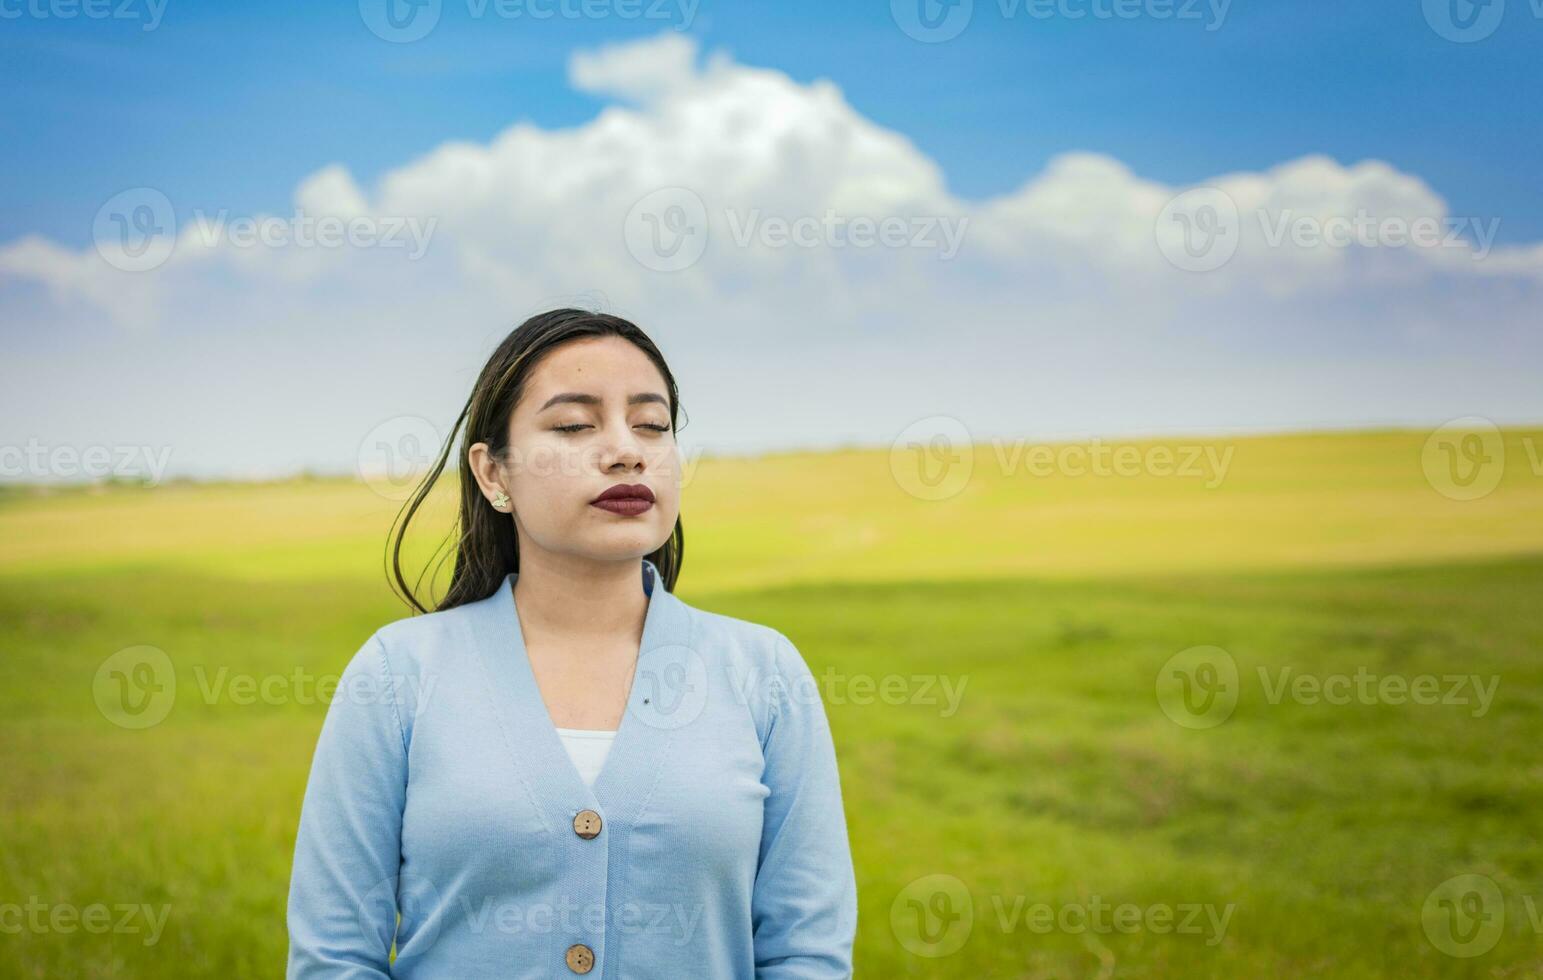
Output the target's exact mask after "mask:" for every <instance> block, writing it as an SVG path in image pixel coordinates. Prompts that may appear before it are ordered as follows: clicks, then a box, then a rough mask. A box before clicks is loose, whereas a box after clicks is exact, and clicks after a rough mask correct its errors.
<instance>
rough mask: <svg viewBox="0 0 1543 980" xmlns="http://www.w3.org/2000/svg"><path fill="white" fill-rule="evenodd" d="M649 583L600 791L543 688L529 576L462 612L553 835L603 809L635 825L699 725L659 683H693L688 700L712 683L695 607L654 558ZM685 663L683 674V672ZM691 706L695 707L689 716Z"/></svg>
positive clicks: (509, 579) (645, 569)
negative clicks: (528, 622)
mask: <svg viewBox="0 0 1543 980" xmlns="http://www.w3.org/2000/svg"><path fill="white" fill-rule="evenodd" d="M642 575H643V582H644V583H645V586H647V585H651V589H649V599H648V609H647V612H646V613H645V614H644V617H643V637H642V641H641V643H640V644H639V646H638V657H637V663H636V664H635V666H634V668H633V677H632V686H631V689H630V692H629V694H628V697H627V707H626V710H625V711H624V712H623V713H622V720H621V724H620V725H619V726H618V727H617V730H616V738H615V740H614V742H613V743H612V745H611V750H610V752H609V754H608V755H607V756H606V760H605V765H604V766H603V767H602V768H601V770H600V775H599V776H598V777H597V778H596V780H595V784H594V786H593V787H590V786H587V785H585V783H584V779H583V777H582V776H580V774H579V771H578V768H577V767H576V766H575V765H574V764H573V760H572V759H571V758H570V757H569V755H568V750H567V749H566V748H565V747H564V746H563V744H562V738H561V737H560V736H559V735H558V734H557V726H556V725H554V724H553V722H552V717H551V713H550V712H549V711H548V710H547V707H546V702H545V701H543V700H542V698H541V689H540V687H539V686H537V684H536V676H535V672H534V671H533V670H532V669H531V664H530V657H529V655H528V653H527V651H526V649H525V638H524V636H523V634H522V632H521V629H520V621H519V611H518V609H517V608H516V606H515V602H514V583H515V580H516V579H517V578H518V577H519V573H518V572H510V573H509V574H508V575H506V576H505V577H504V580H503V582H502V583H500V584H499V587H498V589H497V591H495V592H494V593H493V594H492V595H491V596H488V597H487V598H486V599H479V600H477V601H475V602H469V603H466V604H465V605H463V606H460V607H459V609H460V610H461V611H462V612H463V613H464V615H463V616H462V617H461V618H462V621H463V622H464V623H465V624H466V627H467V631H468V633H469V639H470V642H471V647H472V649H473V650H474V651H475V654H476V656H477V657H478V659H479V660H480V661H481V664H482V667H483V670H484V672H485V675H486V676H487V678H488V680H489V692H490V694H491V696H492V698H493V701H494V707H495V710H496V712H497V714H498V717H499V719H500V721H501V723H502V725H503V728H504V734H505V736H506V737H507V739H508V742H509V751H510V754H511V756H512V759H511V761H512V762H513V764H514V766H515V767H516V768H517V770H518V772H519V775H520V778H521V779H522V780H523V781H524V782H525V785H526V788H527V790H528V791H529V792H530V793H531V796H532V799H533V801H534V802H535V803H536V804H537V806H538V809H540V810H541V812H542V813H543V815H544V820H545V821H546V822H547V823H548V827H549V829H555V828H561V827H563V826H566V825H567V824H568V823H569V821H571V820H572V817H573V814H574V813H576V812H578V811H579V810H581V809H585V808H590V809H596V810H598V811H599V812H600V813H601V814H602V815H604V816H605V817H606V818H607V819H608V820H616V819H622V820H626V821H628V822H629V823H630V822H631V819H632V818H635V817H636V816H637V814H638V812H639V811H640V810H641V809H642V806H643V805H644V803H645V802H646V797H647V793H648V790H649V788H650V787H651V786H652V785H653V782H654V776H655V774H656V773H657V772H658V769H659V766H660V764H661V763H662V762H663V760H664V758H665V753H666V750H667V749H668V746H669V744H670V741H671V739H672V734H673V732H674V731H675V730H676V729H677V728H679V727H680V721H681V719H682V718H684V719H685V720H686V721H689V720H691V719H690V718H687V717H686V716H685V714H683V713H681V712H680V710H679V709H680V707H681V705H682V704H685V703H686V702H683V701H682V700H681V699H680V698H678V697H677V698H673V699H671V701H670V703H669V705H668V706H666V705H665V703H664V699H662V698H660V697H659V688H658V684H659V680H660V679H661V678H664V679H665V680H666V683H671V684H680V683H681V680H682V679H685V685H682V686H683V687H685V689H686V692H687V694H688V695H689V693H690V690H691V687H694V688H695V689H696V690H697V691H704V690H705V686H704V685H702V684H698V683H696V682H697V680H698V677H699V676H701V677H702V680H705V676H704V675H703V667H702V660H701V658H700V656H698V655H697V654H696V653H695V652H694V651H693V650H692V648H691V639H692V629H691V625H692V624H691V615H690V609H689V607H688V606H686V604H685V603H683V602H681V601H680V600H679V599H678V598H676V597H675V595H674V594H672V593H671V592H670V591H669V590H668V589H665V588H664V587H663V581H662V579H661V578H660V576H659V570H658V568H657V567H655V566H654V564H653V562H651V561H649V560H648V559H646V558H645V559H643V561H642ZM677 664H678V665H680V668H681V669H676V665H677ZM686 685H690V686H686ZM689 708H690V705H689V704H688V705H687V709H688V711H687V713H690V712H689ZM697 710H698V711H699V710H700V709H699V708H698V709H697ZM692 716H693V717H694V714H692Z"/></svg>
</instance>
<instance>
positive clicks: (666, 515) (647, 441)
mask: <svg viewBox="0 0 1543 980" xmlns="http://www.w3.org/2000/svg"><path fill="white" fill-rule="evenodd" d="M679 459H680V457H679V451H678V447H677V446H676V444H675V433H674V431H673V430H672V428H671V424H670V402H669V394H668V390H667V389H666V387H665V382H664V377H663V376H662V375H661V374H660V373H659V369H658V368H656V367H655V366H654V362H653V361H651V360H649V358H648V355H647V354H644V353H643V352H642V351H641V350H639V349H638V348H637V347H636V346H635V345H633V344H632V343H630V342H629V341H626V340H623V339H622V338H620V337H593V338H585V339H583V340H575V341H570V342H568V343H566V344H564V345H562V346H561V347H558V348H556V349H554V350H552V351H550V352H548V353H547V354H546V355H545V356H544V357H543V358H542V360H541V361H540V363H538V364H537V365H536V366H535V368H534V369H533V370H532V371H531V374H530V376H529V377H528V378H527V379H526V388H525V393H524V395H523V396H522V397H521V399H520V402H519V404H517V405H516V406H515V407H514V412H513V415H512V416H511V418H510V420H509V455H508V458H507V459H506V460H504V461H502V465H501V466H498V468H497V470H496V471H495V472H493V473H491V474H489V475H491V476H493V478H494V479H495V480H496V481H497V483H496V485H493V486H491V487H490V486H488V481H487V480H486V479H484V480H483V481H482V482H483V484H484V489H485V490H487V491H488V496H489V498H491V497H492V496H493V495H494V494H495V493H497V490H498V487H499V486H502V487H504V488H505V489H506V490H507V492H508V494H509V497H510V501H511V507H510V509H511V510H512V511H513V514H514V521H515V527H516V531H517V533H518V535H519V541H520V551H521V555H522V557H523V556H524V555H527V554H529V549H530V548H532V547H535V548H539V549H542V550H545V551H548V552H552V553H554V554H568V555H576V556H582V557H586V558H594V559H600V560H606V561H614V560H619V559H624V558H635V557H642V556H644V555H648V554H650V553H652V552H654V551H656V550H658V549H659V548H660V547H661V546H663V545H664V543H665V542H666V541H668V540H669V538H670V535H671V533H673V531H674V530H675V519H676V517H677V516H678V515H679V513H680V481H679V472H680V464H679ZM472 465H473V468H474V469H477V468H478V463H477V461H476V459H475V458H474V459H473V463H472ZM478 472H479V473H480V472H483V471H482V470H478ZM621 485H631V486H639V485H641V486H643V487H646V488H647V489H648V491H649V492H650V493H651V494H652V496H653V503H652V505H650V506H646V507H643V506H641V505H639V504H625V505H617V507H616V508H615V509H610V510H608V509H606V508H603V507H599V506H596V505H595V504H594V501H595V499H596V498H597V497H599V496H600V495H601V494H602V493H604V492H605V491H607V490H610V489H611V488H613V487H617V486H621ZM629 508H630V510H629ZM631 510H637V511H638V512H636V513H633V512H630V511H631Z"/></svg>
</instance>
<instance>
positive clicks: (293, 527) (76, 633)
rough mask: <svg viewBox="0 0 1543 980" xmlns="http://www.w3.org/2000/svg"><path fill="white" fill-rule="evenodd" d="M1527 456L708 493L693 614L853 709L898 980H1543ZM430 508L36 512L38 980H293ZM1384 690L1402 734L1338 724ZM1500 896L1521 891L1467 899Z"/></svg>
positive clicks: (850, 770)
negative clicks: (407, 516)
mask: <svg viewBox="0 0 1543 980" xmlns="http://www.w3.org/2000/svg"><path fill="white" fill-rule="evenodd" d="M1505 438H1506V462H1505V466H1504V477H1503V479H1502V480H1501V482H1500V485H1499V486H1498V487H1497V488H1496V489H1495V490H1494V491H1493V492H1492V493H1490V494H1488V495H1487V496H1484V497H1483V498H1481V499H1477V500H1471V501H1459V500H1454V499H1450V498H1449V497H1447V496H1445V495H1443V494H1442V493H1439V492H1437V491H1436V489H1434V488H1433V486H1432V483H1431V482H1430V481H1428V480H1427V477H1426V475H1425V470H1424V469H1423V468H1422V446H1423V445H1424V444H1425V434H1424V433H1403V432H1385V433H1365V434H1332V435H1302V436H1289V437H1268V438H1264V437H1261V438H1250V439H1240V440H1212V441H1211V442H1210V443H1209V444H1210V445H1212V446H1213V447H1215V448H1229V447H1230V449H1231V450H1233V456H1232V457H1231V460H1230V467H1229V469H1228V471H1227V473H1226V478H1225V479H1224V480H1222V481H1221V482H1220V484H1219V485H1214V486H1207V485H1206V481H1205V480H1201V479H1193V478H1186V477H1179V476H1157V475H1151V474H1148V475H1144V476H1132V477H1123V476H1116V475H1110V476H1094V475H1084V476H1071V475H1052V476H1037V475H1033V474H1031V473H1028V472H1026V471H1024V470H1021V469H1019V470H1013V469H1011V467H1009V466H1004V464H1003V462H1002V460H1001V459H1000V458H993V453H992V451H991V450H990V449H989V448H987V447H980V448H979V449H978V451H977V453H976V455H975V467H974V471H973V474H972V476H971V478H970V480H969V482H968V483H967V485H965V486H964V488H963V489H962V490H961V491H960V492H959V493H957V494H956V495H953V496H951V497H949V498H947V499H944V500H937V501H927V500H920V499H917V498H916V497H914V496H911V495H908V494H907V493H905V492H903V491H902V490H901V489H899V487H898V486H897V482H896V479H895V478H894V477H893V476H892V474H891V469H890V464H891V458H890V454H889V453H888V452H887V451H885V452H877V451H875V452H856V451H854V452H846V453H839V454H804V455H797V454H795V455H779V456H769V457H764V458H761V459H756V460H744V459H732V460H707V461H703V462H701V463H700V465H699V466H698V467H697V468H696V469H695V471H694V472H692V474H691V479H690V482H689V483H688V485H687V486H686V488H685V497H684V500H685V503H684V511H685V521H686V531H687V561H686V569H685V572H684V574H683V575H682V578H681V581H680V585H679V588H678V592H679V594H680V595H681V596H682V597H683V598H684V599H686V601H688V602H690V603H692V604H694V605H697V606H699V607H701V608H704V609H709V610H713V611H716V612H722V613H726V614H729V615H733V616H739V617H742V618H746V619H751V620H755V621H758V622H764V623H768V624H771V625H774V626H776V627H777V628H779V629H781V630H782V631H783V632H785V633H787V634H788V635H789V636H790V637H791V638H793V640H794V641H795V642H797V643H798V645H799V647H800V649H801V650H802V652H803V653H804V656H805V658H806V659H807V660H808V661H809V663H810V666H811V667H812V668H813V669H814V671H815V674H816V676H818V677H821V678H822V679H824V680H825V681H826V687H825V689H824V693H825V696H826V699H827V708H828V711H829V713H830V716H831V720H832V724H833V727H834V731H835V737H836V741H837V748H838V752H839V755H840V761H841V769H842V778H843V786H844V791H845V794H846V801H847V815H848V822H849V826H850V830H851V835H852V841H853V848H854V856H855V858H856V862H857V869H858V887H859V894H860V906H861V908H860V922H859V935H858V949H857V963H858V975H859V976H864V977H897V976H970V977H1093V976H1099V977H1143V976H1180V977H1207V976H1215V977H1283V976H1305V975H1326V976H1342V977H1367V976H1386V977H1399V978H1404V977H1434V976H1457V977H1520V976H1539V975H1543V941H1540V931H1539V926H1540V925H1543V844H1540V840H1539V836H1540V827H1543V657H1540V651H1543V602H1540V601H1539V600H1540V598H1543V475H1540V474H1539V473H1538V472H1536V471H1535V468H1534V467H1533V466H1532V465H1531V464H1532V462H1533V461H1534V460H1535V456H1534V455H1530V454H1531V453H1533V452H1535V450H1536V448H1537V447H1540V446H1543V432H1521V431H1512V432H1508V433H1506V437H1505ZM758 488H760V489H758ZM765 488H776V489H775V490H770V489H765ZM396 506H397V505H396V503H395V502H393V501H390V500H386V499H383V498H382V497H381V496H379V495H377V494H375V493H373V492H372V491H371V490H369V489H368V488H366V487H364V486H363V485H361V484H354V483H349V482H343V481H311V482H301V481H297V482H293V483H285V484H272V485H214V486H175V485H169V486H165V487H160V488H156V489H150V490H142V489H133V488H114V489H111V490H108V491H106V492H97V493H92V492H66V493H56V494H52V495H47V496H37V495H31V494H26V493H11V494H8V495H6V496H5V497H4V498H0V542H3V545H0V747H3V758H4V764H3V765H0V975H4V976H24V977H106V976H133V977H139V976H143V977H177V976H190V977H191V976H199V977H248V976H251V977H272V976H277V975H281V974H282V972H283V961H284V956H285V949H286V933H285V925H284V906H285V898H286V893H287V888H288V876H289V860H290V856H291V848H292V844H293V836H294V830H295V824H296V820H297V817H298V812H299V803H300V797H301V793H302V791H303V788H304V785H305V779H306V773H307V767H308V764H309V760H310V753H311V750H312V747H313V745H314V742H315V738H316V734H317V731H318V729H319V726H320V724H321V721H322V717H323V715H324V713H325V710H326V706H325V703H324V701H323V699H322V698H320V697H319V696H317V694H316V692H315V690H314V681H315V680H316V679H317V678H320V677H324V676H327V675H335V674H336V673H337V672H338V671H340V670H341V668H342V667H343V665H344V663H345V662H346V661H347V659H348V658H349V656H350V655H351V654H352V653H353V652H354V651H355V650H356V649H357V648H358V646H359V644H360V642H361V641H362V640H363V639H364V638H365V637H366V636H368V635H369V633H370V632H371V631H372V630H374V629H375V628H376V627H377V626H379V625H381V624H382V623H384V622H386V621H389V620H391V619H396V618H399V617H400V616H402V615H403V614H404V611H403V609H402V607H401V606H400V605H399V604H398V603H397V602H396V600H395V599H394V598H393V597H392V596H391V595H390V593H389V592H388V590H387V588H386V585H385V580H384V575H383V573H382V555H383V551H384V538H385V530H386V528H387V526H388V525H389V523H390V520H391V517H392V515H393V514H394V513H395V510H396ZM768 515H771V516H768ZM419 545H420V553H421V545H422V542H419ZM140 644H145V645H150V646H153V647H157V648H159V649H161V650H164V651H165V652H166V653H167V654H168V655H169V657H170V658H171V661H172V663H173V664H174V665H175V675H176V681H177V697H176V700H175V704H174V707H173V708H172V710H171V712H170V714H169V715H168V716H167V717H166V718H165V720H164V721H162V722H161V723H159V724H157V725H154V726H153V727H149V728H145V729H143V730H131V729H128V728H123V727H119V726H118V725H116V724H114V723H112V722H111V721H109V720H108V718H107V716H106V715H105V714H104V713H103V712H102V711H100V710H99V709H98V706H97V701H96V699H95V696H94V686H93V685H94V681H95V678H96V677H97V674H98V668H99V667H101V666H102V665H103V663H104V661H105V660H106V659H107V658H108V657H109V656H110V655H112V654H114V653H115V652H117V651H120V650H123V649H124V648H127V647H132V646H136V645H140ZM1202 646H1203V647H1217V648H1221V649H1222V650H1225V651H1226V654H1225V657H1226V658H1227V660H1228V661H1229V662H1230V663H1231V664H1233V665H1235V666H1236V669H1237V680H1236V682H1235V684H1234V685H1233V687H1232V688H1231V690H1232V694H1233V696H1234V697H1235V698H1236V704H1235V707H1233V708H1232V710H1231V714H1230V716H1228V717H1225V720H1224V721H1221V723H1220V724H1217V725H1215V726H1214V727H1198V726H1199V725H1200V724H1201V723H1202V718H1203V719H1204V720H1207V721H1214V720H1216V719H1217V716H1216V715H1215V714H1214V713H1212V714H1207V715H1204V716H1202V715H1198V714H1195V715H1191V716H1185V715H1184V714H1183V713H1182V711H1180V712H1178V713H1177V714H1171V713H1170V712H1171V711H1173V705H1174V704H1176V703H1179V702H1174V701H1173V700H1172V699H1171V698H1170V697H1169V696H1168V694H1165V695H1164V699H1162V700H1160V697H1159V689H1160V687H1161V685H1162V684H1164V683H1168V682H1169V681H1171V680H1173V678H1174V677H1176V676H1177V675H1170V674H1168V673H1167V672H1166V670H1165V665H1167V664H1169V661H1170V658H1173V657H1174V656H1175V655H1176V654H1179V653H1180V652H1181V651H1185V650H1188V649H1190V648H1194V647H1202ZM1210 657H1211V658H1212V661H1213V662H1214V661H1215V657H1216V654H1214V653H1213V654H1211V655H1210ZM1181 666H1182V665H1181ZM1283 671H1284V672H1285V673H1283ZM222 672H223V673H222ZM297 672H298V673H297ZM1358 672H1360V674H1361V675H1364V676H1369V677H1371V678H1372V681H1371V682H1370V684H1371V690H1372V696H1369V697H1364V696H1361V695H1360V694H1359V693H1357V695H1356V696H1354V697H1349V698H1335V699H1334V700H1338V701H1346V702H1347V703H1331V701H1330V699H1329V698H1328V697H1326V696H1325V695H1326V694H1327V693H1328V692H1329V691H1330V689H1333V690H1337V691H1340V692H1343V691H1344V690H1345V687H1344V685H1345V684H1346V683H1347V682H1345V681H1338V682H1336V681H1335V680H1334V678H1340V677H1344V678H1352V679H1353V678H1354V677H1355V676H1356V675H1357V673H1358ZM243 677H250V678H251V679H252V680H251V681H250V682H243V681H240V680H238V678H243ZM890 677H893V678H896V680H891V681H887V682H886V680H885V679H886V678H890ZM1457 677H1476V678H1478V688H1474V687H1472V686H1465V687H1464V688H1463V689H1462V690H1461V691H1456V690H1454V689H1453V684H1454V683H1456V682H1455V681H1453V680H1450V679H1449V678H1457ZM1303 678H1305V681H1304V680H1302V679H1303ZM1425 678H1431V679H1432V680H1431V681H1429V682H1427V681H1426V680H1424V679H1425ZM1165 679H1166V680H1165ZM1191 679H1192V680H1196V681H1197V682H1198V679H1199V675H1198V674H1194V675H1193V676H1192V678H1191ZM1173 682H1174V683H1177V681H1173ZM243 683H253V684H257V685H259V687H258V689H257V693H256V695H255V696H254V697H251V698H248V697H245V696H244V692H245V690H246V689H245V688H244V687H243V686H242V685H243ZM865 683H872V684H873V685H875V687H874V689H873V690H866V689H865V688H863V687H862V685H863V684H865ZM886 683H887V684H888V685H889V686H888V687H887V688H886V687H885V686H884V685H885V684H886ZM1336 683H1338V684H1339V687H1335V684H1336ZM1355 683H1359V682H1355ZM1432 683H1433V684H1434V685H1435V687H1434V691H1435V694H1434V700H1435V701H1436V702H1437V703H1411V696H1412V695H1411V693H1410V692H1413V691H1415V690H1424V691H1425V692H1426V693H1430V691H1431V690H1432V688H1430V687H1429V686H1428V685H1429V684H1432ZM262 684H267V688H266V691H264V690H263V688H262V687H261V686H260V685H262ZM1282 684H1285V685H1286V688H1285V693H1283V691H1282ZM1291 684H1305V685H1306V686H1305V687H1298V688H1292V687H1291V686H1290V685H1291ZM1314 684H1317V685H1326V686H1323V687H1322V690H1321V691H1319V692H1318V693H1314V692H1315V691H1316V690H1317V689H1315V688H1314V687H1313V686H1312V685H1314ZM1378 685H1382V686H1378ZM1422 685H1425V686H1423V687H1422ZM1486 685H1493V686H1492V687H1491V688H1490V689H1489V690H1490V694H1489V696H1488V698H1481V695H1480V693H1479V691H1480V690H1481V689H1483V688H1484V687H1485V686H1486ZM1175 689H1176V688H1173V687H1171V686H1170V687H1168V688H1164V689H1163V690H1165V691H1168V692H1169V693H1171V692H1172V691H1173V690H1175ZM1213 690H1214V688H1213ZM1293 690H1294V691H1296V693H1295V694H1292V693H1290V692H1291V691H1293ZM1352 690H1354V688H1352ZM945 691H952V692H953V694H954V696H956V698H957V700H956V701H955V702H953V703H950V702H949V701H948V700H947V699H946V697H945ZM1196 691H1197V692H1198V691H1199V689H1198V688H1197V689H1196ZM881 692H883V693H881ZM1400 692H1404V693H1403V694H1402V695H1400ZM1197 696H1198V695H1197ZM1458 698H1463V699H1464V700H1457V699H1458ZM1425 700H1431V698H1425ZM1202 703H1203V700H1200V701H1197V700H1193V699H1192V700H1191V701H1190V702H1189V704H1190V706H1191V707H1192V708H1194V710H1196V711H1200V710H1204V709H1202V708H1199V707H1195V706H1196V705H1200V704H1202ZM1165 706H1166V707H1167V708H1168V709H1169V710H1165ZM1211 710H1212V711H1213V712H1214V710H1215V703H1214V702H1212V704H1211ZM1186 717H1187V718H1188V722H1187V723H1181V722H1186ZM1176 718H1177V720H1176ZM1459 875H1479V876H1483V878H1480V879H1464V881H1468V882H1473V881H1478V882H1481V883H1484V887H1485V888H1488V887H1489V885H1488V882H1493V886H1494V890H1493V891H1476V892H1471V893H1470V892H1469V890H1468V889H1466V888H1463V887H1458V886H1455V885H1453V886H1445V887H1444V888H1438V886H1442V885H1443V883H1444V882H1447V881H1448V880H1449V879H1452V878H1454V877H1455V876H1459ZM936 876H948V877H947V878H938V877H936ZM938 882H943V883H945V885H946V887H944V888H943V889H942V890H941V891H940V890H938V889H936V888H934V887H933V886H934V885H935V884H936V883H938ZM912 902H916V903H917V904H915V905H913V904H912ZM966 903H968V904H966ZM97 905H101V906H105V908H106V912H105V913H99V912H96V911H93V908H94V907H95V906H97ZM917 909H923V910H928V911H929V912H931V913H938V914H942V913H948V914H950V915H957V916H959V917H958V918H954V919H952V920H949V919H946V918H937V917H929V916H927V915H920V916H919V915H918V913H917V912H916V910H917ZM967 910H968V914H966V912H967ZM104 914H105V915H106V916H107V918H106V919H104V918H103V917H102V916H103V915H104ZM163 914H164V920H160V919H158V917H159V916H162V915H163ZM950 921H952V923H953V924H952V926H949V927H948V928H947V929H945V928H944V927H945V926H947V925H948V923H949V922H950ZM88 922H89V924H90V925H91V928H88ZM104 922H105V925H104ZM929 940H930V942H929ZM928 954H941V955H928ZM1454 954H1475V955H1454ZM688 974H689V971H688V970H683V973H682V976H683V977H686V976H688Z"/></svg>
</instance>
